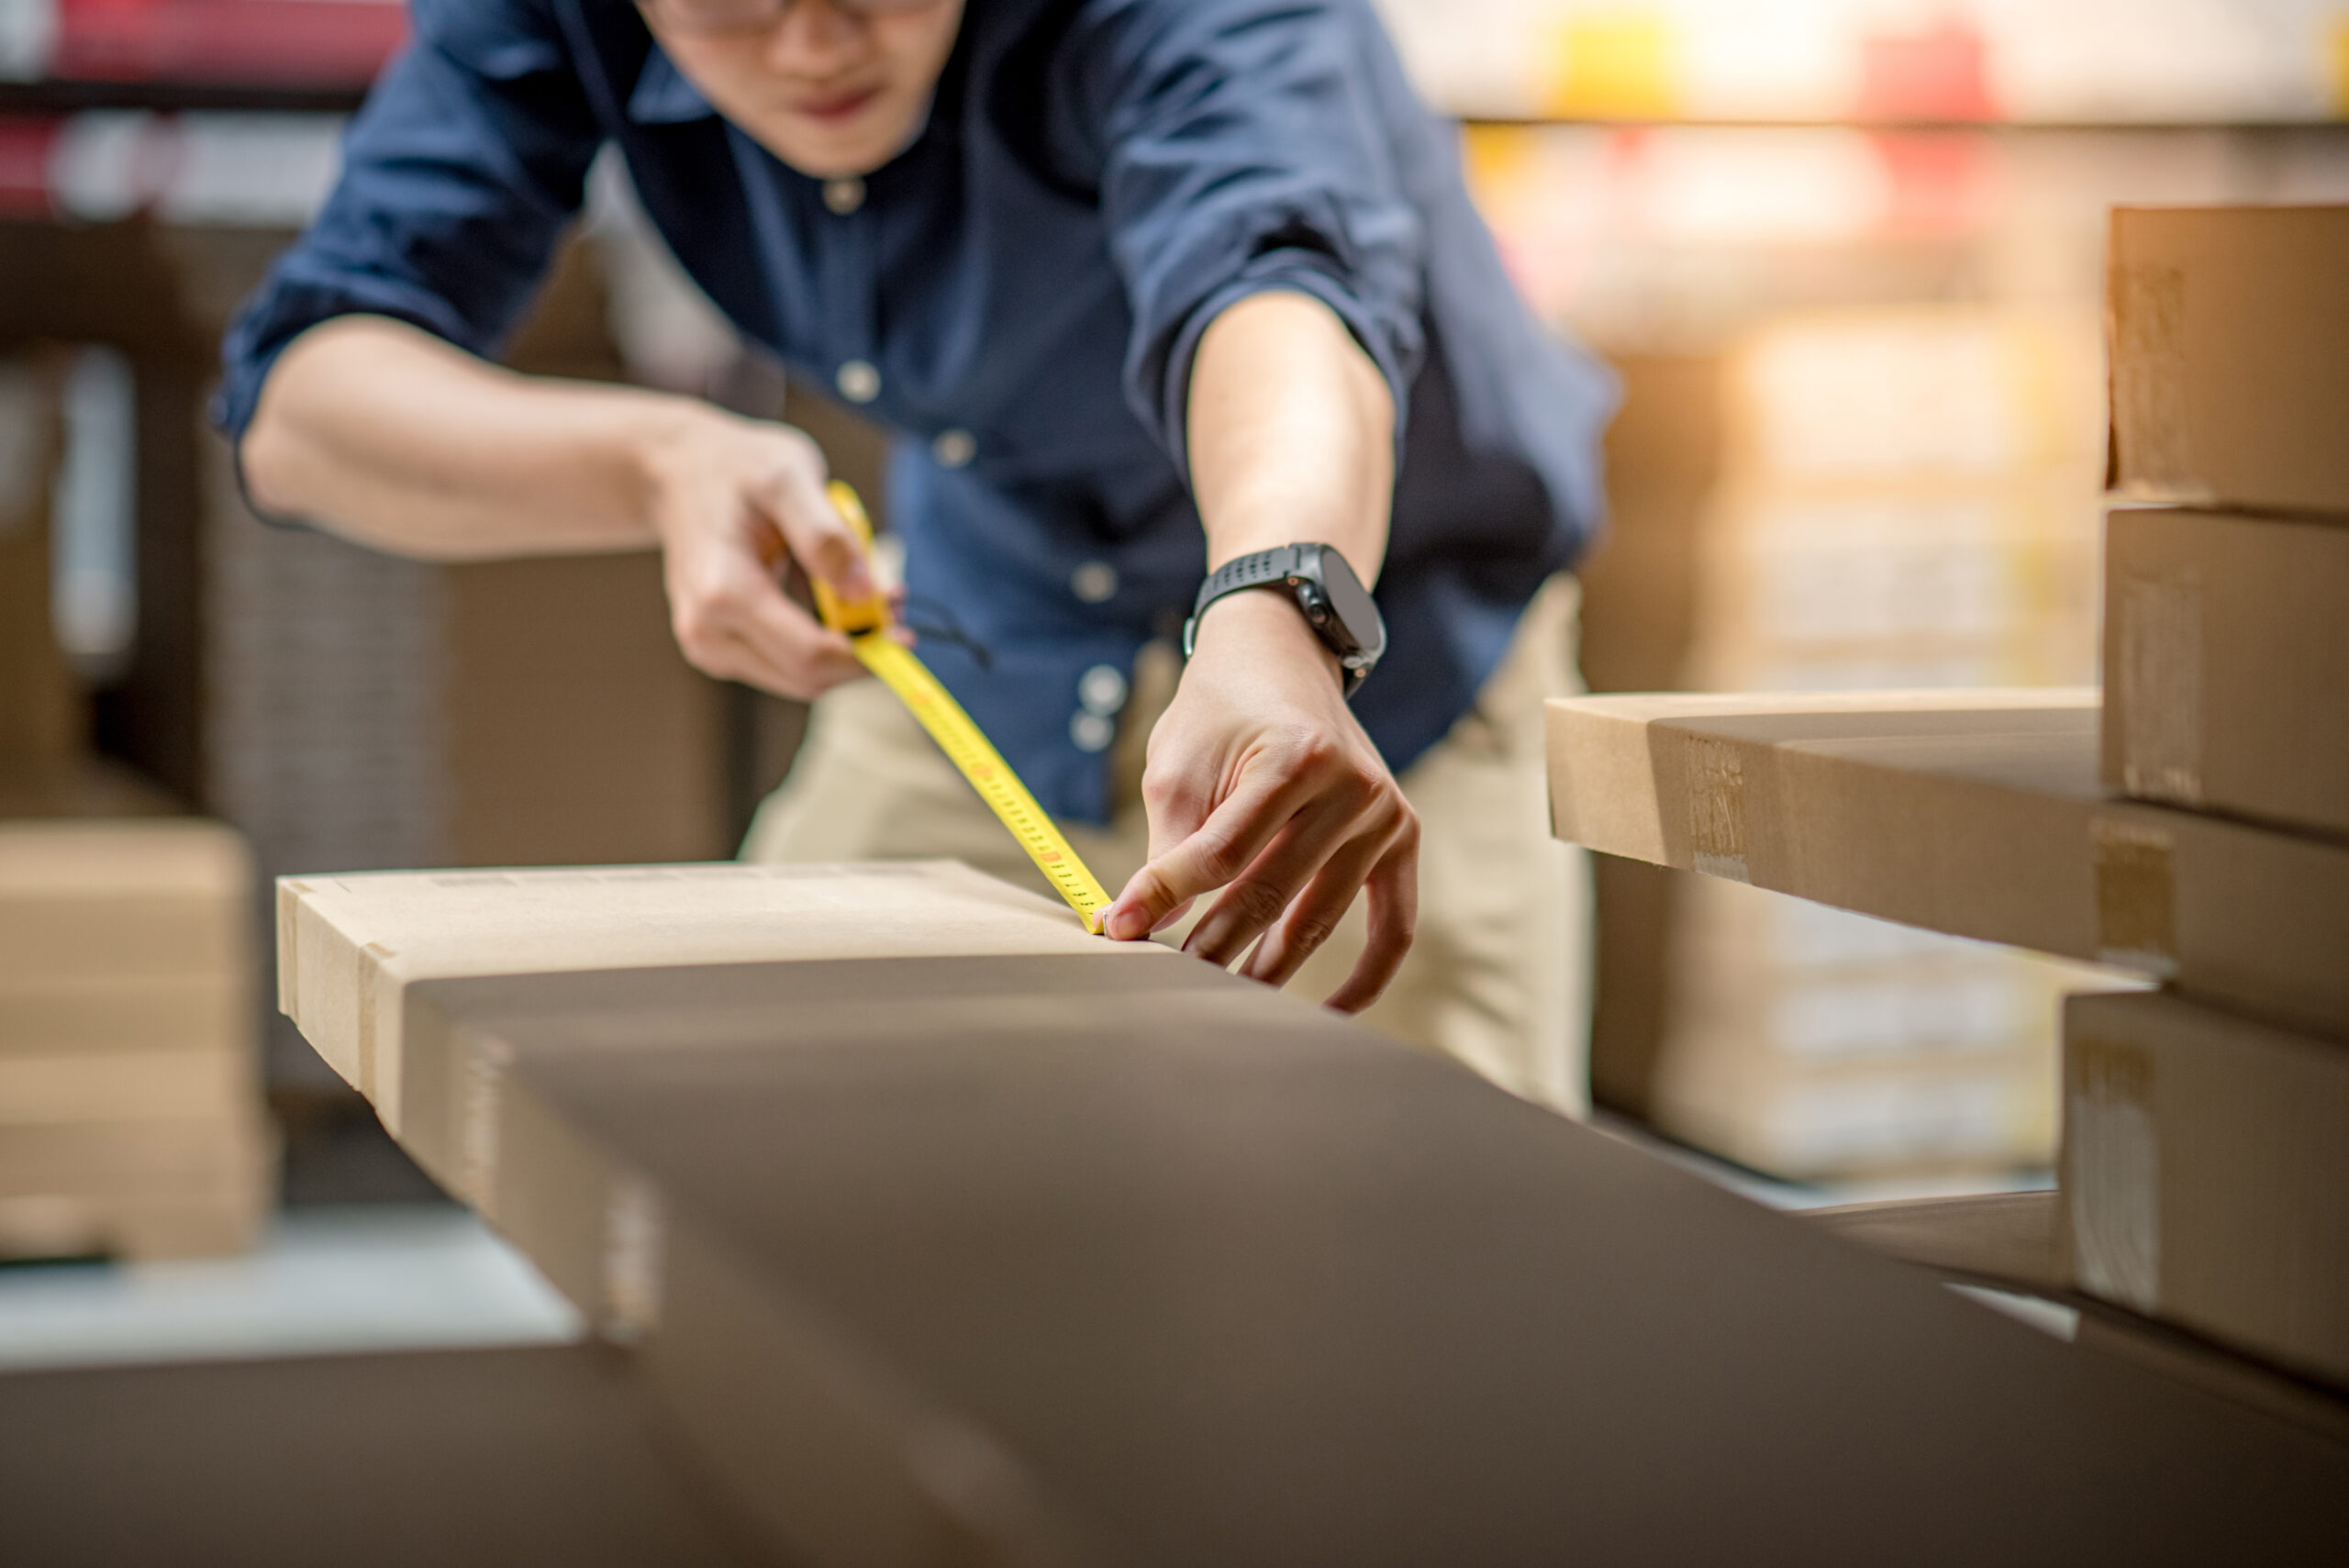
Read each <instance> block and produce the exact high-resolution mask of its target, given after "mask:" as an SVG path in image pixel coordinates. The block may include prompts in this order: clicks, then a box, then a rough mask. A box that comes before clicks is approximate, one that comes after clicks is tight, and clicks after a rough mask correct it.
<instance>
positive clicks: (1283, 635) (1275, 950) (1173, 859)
mask: <svg viewBox="0 0 2349 1568" xmlns="http://www.w3.org/2000/svg"><path fill="white" fill-rule="evenodd" d="M1142 800H1143V804H1144V805H1145V806H1147V808H1148V810H1149V813H1150V862H1149V863H1148V864H1147V865H1145V866H1143V867H1142V868H1141V870H1140V871H1139V872H1136V873H1134V876H1133V880H1132V881H1130V882H1129V883H1128V884H1126V887H1125V891H1124V892H1122V893H1120V894H1119V895H1118V899H1117V902H1116V903H1114V904H1112V905H1111V906H1109V910H1108V917H1107V919H1106V920H1105V922H1104V928H1103V929H1105V930H1106V931H1107V932H1108V934H1109V935H1110V936H1111V937H1113V938H1116V939H1118V940H1127V941H1130V940H1139V939H1141V938H1143V937H1147V936H1149V935H1150V934H1151V933H1152V931H1155V930H1158V929H1163V927H1164V926H1166V925H1168V924H1170V923H1171V922H1173V921H1174V920H1175V919H1178V918H1180V917H1181V916H1182V915H1183V913H1184V912H1185V910H1186V908H1187V907H1188V906H1189V905H1190V904H1191V902H1192V901H1193V900H1194V899H1196V898H1198V897H1200V896H1202V895H1207V894H1209V893H1213V892H1214V891H1215V890H1216V889H1218V888H1220V889H1222V894H1221V895H1220V896H1219V897H1218V898H1217V899H1216V900H1215V902H1214V903H1213V904H1212V905H1211V906H1209V907H1208V912H1207V914H1206V915H1205V916H1203V917H1201V918H1200V920H1199V922H1198V924H1197V926H1196V927H1194V928H1193V929H1192V931H1191V934H1190V938H1189V940H1187V941H1186V942H1185V943H1184V944H1183V945H1184V951H1186V952H1191V953H1196V954H1197V955H1198V956H1199V957H1201V958H1204V959H1207V960H1208V962H1212V963H1216V964H1219V965H1223V966H1226V967H1229V966H1230V964H1231V963H1232V962H1233V961H1234V960H1236V959H1238V958H1240V957H1241V955H1242V954H1243V953H1247V954H1248V962H1246V964H1244V965H1243V966H1242V967H1241V971H1240V973H1242V974H1244V975H1246V976H1247V977H1248V978H1250V979H1252V980H1260V981H1263V982H1264V983H1265V984H1271V985H1282V984H1286V983H1287V982H1288V981H1289V980H1290V979H1291V978H1292V977H1294V976H1295V975H1296V973H1297V970H1298V969H1299V968H1300V967H1301V966H1302V965H1303V964H1304V962H1305V961H1306V959H1307V958H1308V957H1310V956H1311V955H1312V953H1313V951H1314V950H1315V949H1317V948H1319V946H1320V945H1321V944H1322V943H1323V942H1325V941H1327V940H1329V939H1330V935H1331V933H1333V932H1334V931H1335V930H1336V929H1338V923H1339V921H1340V920H1341V918H1342V917H1344V915H1345V912H1346V910H1347V908H1348V907H1349V906H1352V905H1353V901H1354V897H1355V895H1357V894H1366V895H1367V896H1368V898H1369V918H1370V934H1369V940H1368V941H1367V942H1366V943H1365V945H1364V949H1363V954H1362V958H1361V960H1360V961H1359V962H1357V963H1356V964H1355V965H1354V969H1353V973H1352V974H1351V975H1350V976H1348V977H1347V979H1346V981H1345V983H1344V984H1341V985H1340V986H1339V987H1338V989H1337V991H1336V992H1335V993H1334V994H1332V995H1330V998H1329V1005H1330V1006H1331V1007H1333V1008H1335V1009H1336V1010H1337V1011H1339V1012H1342V1013H1354V1012H1360V1011H1361V1010H1362V1009H1363V1008H1364V1007H1367V1006H1370V1005H1371V1003H1373V1002H1375V1001H1376V1000H1377V999H1378V995H1379V993H1380V992H1382V991H1384V990H1385V989H1386V984H1387V983H1388V982H1389V981H1391V980H1393V979H1394V978H1395V972H1396V971H1397V969H1398V968H1399V967H1400V966H1401V964H1402V962H1403V955H1404V954H1405V953H1406V952H1407V951H1409V949H1410V945H1411V931H1412V926H1413V923H1414V920H1415V918H1416V916H1417V908H1416V906H1417V900H1418V887H1419V818H1418V817H1417V816H1416V815H1414V814H1413V812H1412V810H1411V807H1410V804H1409V803H1408V801H1406V800H1405V799H1404V798H1403V792H1402V790H1401V789H1400V788H1399V787H1398V786H1397V784H1396V783H1395V779H1394V776H1393V775H1392V774H1391V773H1388V772H1387V770H1386V762H1385V761H1384V760H1383V759H1381V758H1380V756H1379V754H1378V751H1377V748H1376V747H1375V746H1373V745H1372V744H1371V742H1370V738H1369V737H1368V736H1367V735H1365V734H1364V733H1363V729H1362V726H1361V725H1360V724H1358V723H1356V722H1355V721H1354V717H1353V712H1352V711H1351V710H1350V709H1349V708H1348V707H1347V706H1346V701H1345V696H1344V693H1343V689H1342V687H1341V684H1340V680H1339V673H1338V664H1337V660H1336V658H1335V657H1334V656H1333V655H1331V654H1330V651H1328V650H1327V649H1326V648H1324V647H1323V646H1322V645H1321V642H1320V640H1319V639H1318V638H1316V637H1315V636H1314V634H1313V631H1312V629H1311V628H1309V627H1308V626H1307V625H1306V622H1305V619H1304V617H1302V616H1301V615H1299V614H1298V613H1297V606H1296V605H1295V604H1294V603H1293V602H1292V601H1290V600H1289V599H1287V598H1286V596H1285V595H1277V594H1272V593H1245V594H1232V595H1227V596H1226V597H1224V598H1222V599H1219V600H1218V601H1217V602H1216V603H1215V604H1213V605H1211V606H1208V612H1207V614H1206V616H1205V617H1202V619H1201V621H1200V623H1199V632H1198V640H1197V649H1196V651H1195V652H1194V654H1193V656H1192V659H1191V662H1190V664H1189V666H1188V667H1187V668H1186V670H1185V671H1184V673H1183V684H1182V685H1181V687H1180V689H1179V690H1178V691H1177V692H1176V694H1175V700H1174V702H1173V703H1172V704H1171V705H1170V706H1168V708H1167V710H1166V714H1165V717H1163V718H1161V719H1160V720H1159V722H1158V727H1157V728H1156V729H1154V730H1153V731H1152V734H1151V738H1150V761H1149V765H1148V767H1147V769H1146V770H1145V771H1144V773H1143V775H1142ZM1252 943H1253V944H1254V948H1255V951H1253V952H1252V953H1249V947H1250V944H1252Z"/></svg>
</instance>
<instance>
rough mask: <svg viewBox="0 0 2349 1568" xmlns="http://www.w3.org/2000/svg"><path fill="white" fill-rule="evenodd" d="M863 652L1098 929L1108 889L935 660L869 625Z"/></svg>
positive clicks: (860, 640)
mask: <svg viewBox="0 0 2349 1568" xmlns="http://www.w3.org/2000/svg"><path fill="white" fill-rule="evenodd" d="M850 645H851V646H852V647H853V648H854V649H855V650H856V656H857V659H858V660H859V661H860V662H862V663H863V665H864V667H865V668H866V669H868V670H870V671H872V672H873V673H874V674H875V675H878V676H879V677H881V680H882V681H883V683H884V684H886V685H887V686H888V688H889V689H890V690H891V691H893V692H895V693H896V695H897V699H898V700H899V701H900V702H902V703H904V704H905V705H906V708H907V712H909V713H911V714H912V715H913V716H914V718H915V720H916V721H917V722H918V723H919V724H920V725H921V727H922V728H924V729H926V730H928V731H929V732H930V739H931V740H935V741H937V742H938V745H939V749H940V750H941V751H944V752H945V753H946V757H947V760H948V761H949V762H952V763H953V764H954V766H955V768H956V770H957V771H959V772H960V773H962V775H963V777H964V778H965V779H967V780H969V781H970V784H971V787H972V788H974V789H975V790H977V791H978V792H979V798H980V799H982V800H984V801H985V802H986V803H987V806H989V807H990V808H991V809H992V810H993V811H994V812H995V814H996V817H999V818H1000V819H1001V820H1002V822H1003V825H1004V826H1005V827H1006V828H1010V829H1011V836H1012V837H1013V838H1014V839H1017V840H1019V847H1020V848H1021V849H1023V850H1025V851H1028V858H1029V859H1030V860H1031V861H1034V862H1036V869H1037V870H1039V871H1041V872H1042V873H1044V875H1045V877H1046V878H1047V879H1049V880H1050V881H1051V883H1052V885H1053V886H1054V887H1055V888H1057V889H1059V890H1060V895H1061V896H1062V897H1063V898H1065V899H1067V900H1068V904H1069V907H1070V908H1072V909H1074V910H1075V911H1076V913H1077V916H1078V917H1079V918H1081V919H1083V920H1084V922H1085V929H1086V930H1088V931H1091V932H1093V933H1095V934H1096V935H1098V934H1099V933H1100V930H1101V913H1102V911H1103V910H1105V909H1107V908H1108V906H1109V895H1108V891H1107V890H1105V889H1104V888H1103V887H1102V885H1101V884H1100V882H1099V881H1098V879H1097V878H1096V877H1095V876H1094V874H1093V873H1092V872H1091V871H1089V870H1088V869H1086V867H1085V862H1084V861H1083V860H1081V859H1079V858H1078V856H1077V853H1076V851H1075V850H1074V849H1072V848H1071V847H1070V846H1069V841H1068V840H1066V839H1065V838H1063V836H1062V835H1061V830H1060V829H1059V828H1056V827H1054V826H1053V824H1052V818H1051V817H1048V816H1046V815H1045V813H1044V808H1043V807H1042V806H1039V805H1038V804H1036V797H1035V796H1034V795H1030V794H1029V793H1028V786H1027V785H1026V784H1022V783H1020V781H1019V774H1018V773H1014V772H1012V770H1011V765H1010V764H1009V763H1008V762H1005V761H1004V760H1003V754H1002V753H1001V752H999V751H996V749H995V746H994V743H993V742H991V741H989V740H987V738H986V736H985V733H984V732H982V731H981V730H980V728H979V727H978V726H977V725H976V724H974V723H973V722H972V720H971V716H970V715H969V714H967V713H964V712H963V705H962V704H960V703H958V702H956V701H955V700H954V698H953V696H952V694H950V693H949V692H948V691H947V690H946V688H945V687H944V686H942V685H941V684H939V682H938V677H937V676H935V675H933V674H931V673H930V667H929V666H928V665H926V664H924V663H923V662H921V661H920V660H919V659H917V658H916V657H914V655H913V653H912V651H910V650H908V649H907V648H906V647H904V646H903V645H902V644H900V643H897V642H895V641H893V640H891V639H890V638H889V636H888V634H887V633H886V632H867V633H864V634H863V635H862V636H860V637H856V638H853V639H851V644H850Z"/></svg>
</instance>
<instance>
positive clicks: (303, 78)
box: [49, 0, 407, 87]
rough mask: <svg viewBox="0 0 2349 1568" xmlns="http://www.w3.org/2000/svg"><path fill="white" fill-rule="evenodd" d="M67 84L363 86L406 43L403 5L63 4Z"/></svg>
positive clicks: (60, 58)
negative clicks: (144, 83)
mask: <svg viewBox="0 0 2349 1568" xmlns="http://www.w3.org/2000/svg"><path fill="white" fill-rule="evenodd" d="M57 21H58V28H57V46H56V50H55V52H54V54H53V55H52V56H51V58H50V68H49V73H50V75H51V76H52V77H57V78H61V79H63V80H67V81H85V82H185V83H206V82H211V83H231V84H235V85H239V86H303V87H362V86H365V85H366V84H367V83H370V82H372V81H373V80H374V78H375V73H376V72H378V71H380V70H382V69H383V66H384V61H387V60H389V59H390V58H391V56H392V54H393V52H394V51H395V50H397V49H398V48H399V46H400V44H401V42H402V41H403V40H404V39H406V36H407V8H406V6H403V5H400V4H398V3H397V0H60V4H59V6H58V18H57Z"/></svg>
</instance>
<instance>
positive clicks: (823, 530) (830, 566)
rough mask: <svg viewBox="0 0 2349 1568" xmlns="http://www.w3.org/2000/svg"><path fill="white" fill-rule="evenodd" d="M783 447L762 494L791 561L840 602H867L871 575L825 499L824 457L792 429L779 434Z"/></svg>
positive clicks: (844, 525) (852, 538)
mask: <svg viewBox="0 0 2349 1568" xmlns="http://www.w3.org/2000/svg"><path fill="white" fill-rule="evenodd" d="M777 439H779V440H783V441H784V442H785V446H784V448H783V450H782V451H781V454H780V457H779V460H778V461H777V462H775V464H774V468H773V469H772V470H771V471H770V473H769V474H768V477H767V479H766V482H765V484H764V485H763V487H762V489H761V492H760V500H761V502H762V503H763V506H765V508H766V510H767V512H768V515H769V516H771V517H773V518H774V526H775V528H777V529H778V530H779V531H780V532H781V533H782V535H783V539H784V543H785V545H787V546H789V547H790V550H791V553H792V557H793V559H795V560H796V561H797V562H799V564H800V565H801V566H802V567H804V568H806V569H807V573H808V574H809V575H810V576H814V577H819V578H821V579H822V580H823V581H824V582H825V584H828V585H829V587H830V588H831V589H832V591H833V592H835V593H837V594H839V595H841V597H842V598H844V599H850V600H855V599H863V598H866V597H869V596H870V595H872V593H873V591H874V589H873V573H872V569H871V567H870V566H869V565H868V564H867V562H866V561H865V556H864V546H863V543H862V542H861V541H860V540H859V539H857V537H856V533H855V530H854V529H852V528H850V527H849V525H848V519H847V518H845V517H841V514H840V509H839V508H838V507H836V506H833V505H832V502H831V497H830V496H829V495H825V494H824V476H825V470H824V458H823V454H822V453H821V452H820V451H819V450H817V447H816V443H815V442H813V441H811V440H809V439H807V437H805V436H802V435H800V434H799V433H798V432H797V431H796V430H785V431H779V432H778V433H777Z"/></svg>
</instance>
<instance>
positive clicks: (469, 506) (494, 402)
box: [242, 317, 724, 560]
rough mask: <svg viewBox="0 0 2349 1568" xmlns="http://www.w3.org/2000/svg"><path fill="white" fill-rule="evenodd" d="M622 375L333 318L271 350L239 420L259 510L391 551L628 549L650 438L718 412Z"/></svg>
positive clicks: (369, 320)
mask: <svg viewBox="0 0 2349 1568" xmlns="http://www.w3.org/2000/svg"><path fill="white" fill-rule="evenodd" d="M723 417H724V416H722V415H719V414H718V413H717V412H716V411H715V410H710V409H706V408H704V407H702V406H699V405H696V404H694V403H692V402H690V401H689V400H686V399H684V398H679V397H674V396H671V395H666V394H662V393H656V392H647V391H640V390H638V389H635V388H630V387H618V386H604V385H597V384H592V383H585V382H564V381H553V380H546V379H541V378H537V377H530V376H521V375H517V374H515V373H511V372H509V371H505V370H501V369H499V368H497V367H495V366H494V365H490V364H486V363H484V362H483V361H480V360H477V359H474V358H473V357H472V356H471V355H469V354H466V353H464V352H463V351H462V350H458V349H455V348H452V347H451V346H450V345H449V344H447V343H444V342H442V341H440V339H436V338H433V337H431V336H429V334H427V333H424V332H421V331H418V330H417V329H416V328H412V327H409V326H406V325H405V324H404V323H400V322H395V321H391V320H387V319H385V318H383V317H340V318H337V319H335V320H333V321H328V322H326V323H323V324H322V325H320V326H318V327H316V328H311V329H310V330H309V331H308V332H306V333H304V334H303V335H302V336H301V337H300V338H297V339H295V341H294V343H293V344H292V346H291V347H289V348H288V349H287V350H286V351H285V353H284V355H283V356H282V357H281V358H280V359H279V360H278V361H277V364H276V366H275V368H274V369H273V371H272V372H271V373H270V377H269V381H268V383H267V384H266V385H265V387H264V388H263V391H262V399H261V406H260V408H259V410H258V412H257V414H256V416H255V417H254V420H253V423H252V426H251V428H250V429H249V430H248V431H247V432H246V435H245V439H244V444H243V449H242V455H243V461H244V469H245V477H246V482H247V483H248V484H250V486H251V487H252V491H253V496H254V499H255V500H256V501H257V502H258V503H259V504H260V505H261V506H262V507H263V508H265V509H267V510H269V511H271V512H273V513H279V514H283V515H286V516H291V517H302V518H305V519H307V520H310V521H314V522H316V523H318V524H319V525H321V526H322V527H325V528H331V529H333V530H334V531H336V532H338V533H341V534H345V535H347V536H349V537H351V538H352V539H358V540H360V541H361V542H362V543H366V544H371V545H374V546H377V547H379V548H383V549H386V550H395V551H398V552H400V553H402V554H407V555H416V556H423V557H428V558H432V559H441V560H457V559H464V558H479V557H489V556H512V555H537V554H554V553H567V552H578V551H588V550H638V549H644V548H648V547H650V546H651V545H653V544H655V543H657V542H658V540H657V539H656V537H655V534H654V531H653V528H652V526H651V520H650V519H651V508H650V506H649V505H648V493H649V490H650V488H651V475H650V473H649V469H650V467H651V464H652V463H653V462H656V461H658V455H659V453H660V451H661V450H662V443H663V441H664V440H665V439H668V438H669V436H670V435H671V434H672V433H673V432H674V433H675V434H676V435H678V436H682V435H683V434H684V432H685V430H686V429H687V428H689V427H691V426H692V425H693V424H694V423H695V422H696V421H699V420H707V419H714V418H723Z"/></svg>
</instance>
